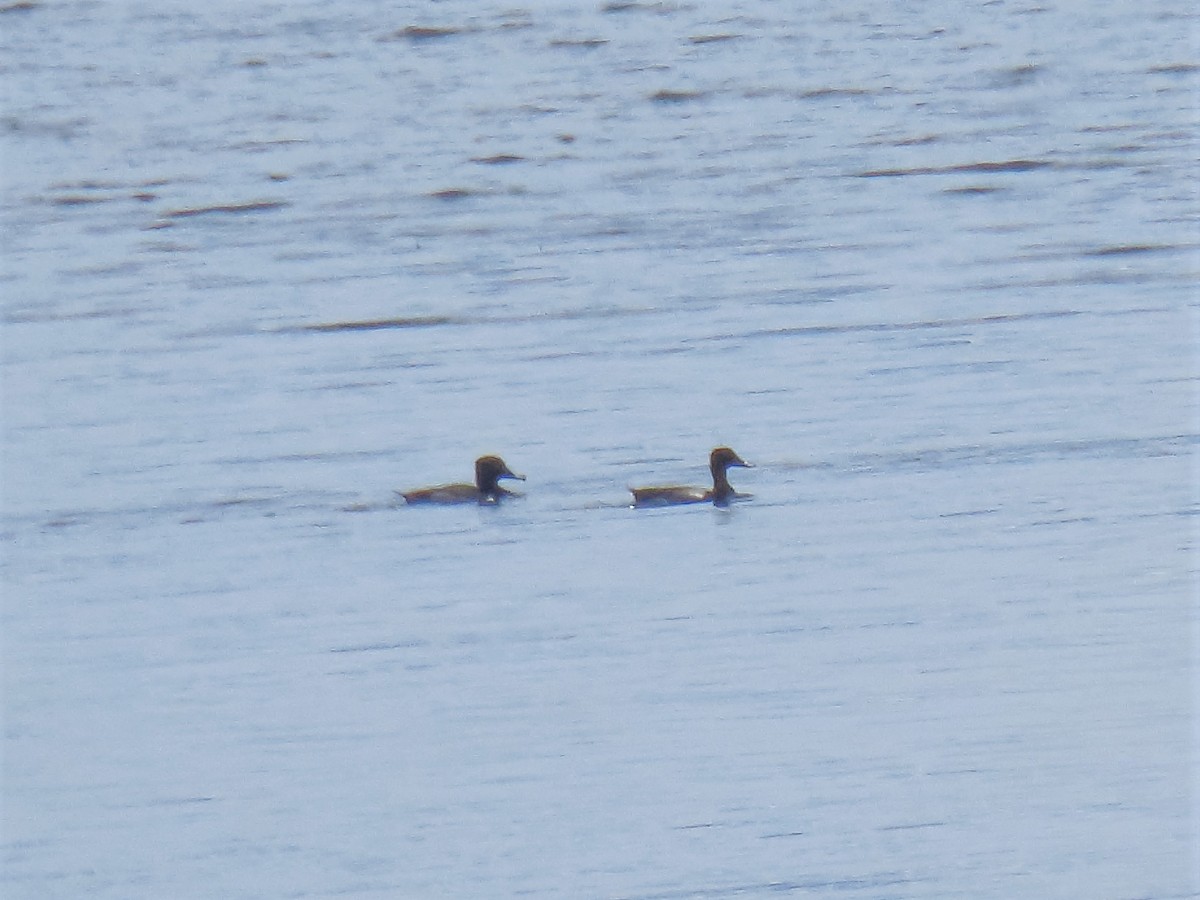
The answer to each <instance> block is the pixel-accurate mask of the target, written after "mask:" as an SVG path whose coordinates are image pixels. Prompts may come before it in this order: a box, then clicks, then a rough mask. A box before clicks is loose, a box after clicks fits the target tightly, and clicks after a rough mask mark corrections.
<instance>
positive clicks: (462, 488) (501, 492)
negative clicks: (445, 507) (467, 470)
mask: <svg viewBox="0 0 1200 900" xmlns="http://www.w3.org/2000/svg"><path fill="white" fill-rule="evenodd" d="M501 478H515V479H517V480H518V481H524V480H525V476H524V475H518V474H517V473H516V472H513V471H512V470H511V469H509V467H508V466H507V465H506V464H505V462H504V460H502V459H501V458H500V457H498V456H481V457H479V459H477V460H475V483H474V484H440V485H438V486H437V487H427V488H420V489H419V490H415V491H404V492H403V493H401V496H402V497H403V498H404V500H405V502H406V503H496V502H498V501H499V500H500V498H501V497H519V496H520V494H515V493H513V492H512V491H509V490H505V489H504V488H502V487H500V485H498V484H497V483H496V482H498V481H499V480H500V479H501Z"/></svg>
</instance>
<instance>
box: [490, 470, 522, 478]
mask: <svg viewBox="0 0 1200 900" xmlns="http://www.w3.org/2000/svg"><path fill="white" fill-rule="evenodd" d="M496 478H497V479H500V478H511V479H513V480H514V481H524V480H525V476H524V475H518V474H517V473H516V472H509V471H508V470H507V469H506V470H505V471H503V472H501V473H500V474H499V475H497V476H496Z"/></svg>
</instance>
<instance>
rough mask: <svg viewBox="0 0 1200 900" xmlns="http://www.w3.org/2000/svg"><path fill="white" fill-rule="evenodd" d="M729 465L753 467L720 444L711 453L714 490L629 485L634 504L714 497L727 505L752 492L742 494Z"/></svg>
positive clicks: (669, 504) (689, 501)
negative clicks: (734, 486)
mask: <svg viewBox="0 0 1200 900" xmlns="http://www.w3.org/2000/svg"><path fill="white" fill-rule="evenodd" d="M730 466H737V467H738V468H742V469H752V468H754V467H753V466H751V465H750V463H748V462H746V461H745V460H744V459H742V458H741V457H740V456H738V455H737V454H736V453H734V452H733V451H732V450H730V449H729V448H728V447H718V448H717V449H716V450H714V451H713V452H712V453H711V454H710V455H709V457H708V467H709V468H710V469H711V470H712V477H713V486H712V490H711V491H706V490H705V489H704V488H699V487H684V486H682V485H664V486H662V487H643V488H630V490H631V491H633V505H634V506H671V505H674V504H677V503H708V502H709V501H711V502H713V503H715V504H717V505H718V506H724V505H725V504H727V503H728V502H729V501H730V500H733V499H735V498H738V497H749V496H750V495H749V494H739V493H738V492H737V491H735V490H734V489H733V486H732V485H731V484H730V483H729V476H728V475H726V474H725V473H726V470H727V469H728V468H729V467H730Z"/></svg>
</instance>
